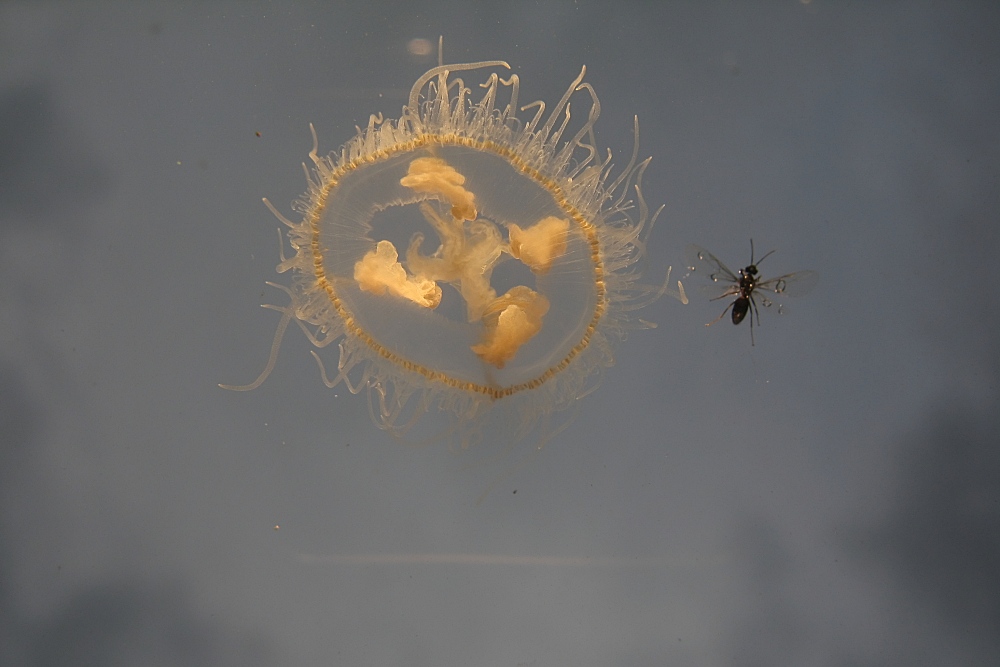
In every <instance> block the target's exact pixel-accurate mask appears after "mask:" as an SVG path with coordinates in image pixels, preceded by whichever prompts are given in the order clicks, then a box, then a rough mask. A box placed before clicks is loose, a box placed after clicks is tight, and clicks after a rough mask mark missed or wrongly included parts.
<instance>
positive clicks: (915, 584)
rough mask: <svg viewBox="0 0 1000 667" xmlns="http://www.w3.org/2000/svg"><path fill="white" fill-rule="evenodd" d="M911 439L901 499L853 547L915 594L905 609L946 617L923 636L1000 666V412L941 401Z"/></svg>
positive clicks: (970, 661) (924, 627)
mask: <svg viewBox="0 0 1000 667" xmlns="http://www.w3.org/2000/svg"><path fill="white" fill-rule="evenodd" d="M908 444H909V446H905V447H903V448H902V452H903V455H904V456H905V457H906V458H905V460H904V461H903V463H902V465H901V471H902V474H901V482H900V487H899V493H898V501H897V503H896V505H895V508H894V509H893V510H892V511H891V513H890V514H889V515H888V517H887V518H886V519H885V520H884V521H883V522H881V523H880V524H879V525H876V526H874V527H871V528H867V529H864V530H861V531H858V532H857V533H855V535H854V538H855V539H853V540H852V543H853V544H852V547H851V549H852V551H853V552H854V553H855V555H856V556H860V558H861V559H863V560H864V561H865V562H866V563H867V565H868V566H869V567H870V568H876V569H878V570H884V571H885V572H886V575H887V576H888V578H889V580H890V581H892V582H894V583H895V584H896V585H897V586H898V587H899V588H900V589H901V591H902V597H903V599H904V600H910V601H912V606H911V605H907V606H905V607H904V609H903V610H902V616H903V617H904V618H907V617H908V618H910V619H921V620H922V619H923V618H924V617H923V616H921V613H922V611H923V610H928V609H929V610H930V613H931V615H932V618H937V619H938V620H939V621H940V623H941V625H940V626H939V627H935V626H934V625H928V624H926V623H921V627H920V628H919V630H917V629H914V632H913V634H914V635H915V636H916V638H917V641H918V642H927V641H934V640H935V638H939V639H946V638H950V640H951V641H953V642H955V643H956V644H957V645H958V646H960V647H961V648H960V651H961V652H962V655H963V658H964V662H963V664H965V665H1000V415H997V414H991V415H985V414H976V413H974V412H972V411H970V410H968V409H966V408H962V407H956V408H951V409H946V410H942V411H941V412H940V413H939V414H937V415H936V416H935V417H934V418H933V419H932V420H931V422H930V423H929V424H928V427H927V431H926V432H925V433H924V434H923V435H920V436H917V437H915V438H913V439H912V442H911V443H908ZM911 622H912V621H911ZM911 664H912V663H911ZM928 664H930V663H928Z"/></svg>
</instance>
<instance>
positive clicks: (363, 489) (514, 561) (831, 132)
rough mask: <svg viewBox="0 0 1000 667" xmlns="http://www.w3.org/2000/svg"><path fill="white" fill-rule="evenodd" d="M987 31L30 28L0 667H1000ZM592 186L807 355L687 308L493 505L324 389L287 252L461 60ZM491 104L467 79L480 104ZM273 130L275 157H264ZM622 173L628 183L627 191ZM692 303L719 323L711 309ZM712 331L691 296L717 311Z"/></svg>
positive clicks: (74, 12) (82, 24)
mask: <svg viewBox="0 0 1000 667" xmlns="http://www.w3.org/2000/svg"><path fill="white" fill-rule="evenodd" d="M998 25H1000V12H998V10H997V8H996V6H995V5H994V4H992V3H985V2H984V3H965V4H962V3H931V2H896V3H849V2H830V1H828V0H813V1H812V2H799V1H792V0H787V1H783V2H766V3H759V2H713V3H708V2H704V3H700V2H698V3H696V2H687V3H653V2H644V3H627V2H622V3H610V2H608V3H598V2H573V3H569V2H567V3H552V2H517V3H505V2H497V3H488V4H487V3H482V4H481V3H471V2H435V3H422V2H408V3H404V2H400V3H381V2H369V3H298V4H293V3H243V2H239V3H237V2H233V3H215V2H206V3H183V4H182V3H172V2H164V3H150V2H129V3H106V4H105V3H96V2H93V3H44V2H39V3H35V2H31V3H27V2H26V3H16V2H14V3H11V2H6V3H2V4H0V664H4V665H30V666H32V667H52V666H56V665H102V666H103V665H135V664H157V665H178V666H181V665H183V666H192V665H241V666H242V665H259V666H262V667H263V666H270V665H302V666H310V665H489V666H493V665H496V666H510V667H518V666H524V667H528V666H531V667H535V666H538V667H540V666H542V665H594V666H604V665H623V666H639V665H682V666H683V665H691V666H694V665H788V666H796V667H802V666H806V665H907V666H912V665H942V664H953V665H957V664H961V665H995V664H998V662H1000V450H998V435H997V434H998V433H1000V410H998V405H997V397H998V387H997V379H998V369H1000V367H998V363H997V362H998V354H997V352H998V346H997V344H996V340H997V336H998V334H997V331H998V328H997V325H998V323H1000V317H998V310H997V308H996V303H997V299H996V283H997V278H996V270H995V265H996V262H997V255H998V229H1000V226H998V213H1000V207H998V204H1000V201H998V199H1000V196H998V193H1000V189H998V180H997V179H998V164H1000V162H998V160H1000V141H998V130H997V128H998V122H997V119H998V118H1000V85H998V84H1000V76H998V75H1000V52H998V44H1000V40H998V34H997V33H998V30H997V26H998ZM439 35H443V36H444V48H445V59H446V61H448V62H467V61H472V60H484V59H504V60H507V61H508V62H510V63H511V65H512V67H513V70H514V71H515V72H516V73H517V74H518V75H519V76H520V78H521V81H522V100H523V101H525V102H528V101H531V100H534V99H545V100H548V101H549V102H550V103H551V102H554V101H555V100H557V99H558V97H559V96H560V95H561V94H562V92H563V91H564V90H565V88H566V86H567V85H568V84H569V82H570V81H572V79H573V78H574V77H575V76H576V74H577V73H578V71H579V68H580V66H581V65H586V66H587V68H588V69H587V80H588V81H589V82H591V83H592V84H593V86H594V88H595V89H596V91H597V94H598V95H599V97H600V99H601V102H602V117H601V120H600V121H599V123H598V127H597V138H598V141H599V143H600V145H601V146H606V147H610V148H612V150H613V151H615V154H616V155H621V156H623V161H624V159H625V158H627V154H628V152H629V151H630V150H631V142H632V117H633V115H635V114H638V116H639V119H640V126H641V146H640V151H641V154H642V155H651V156H652V157H653V161H652V163H651V165H650V167H649V169H648V171H647V172H646V175H645V180H644V186H645V193H646V196H647V198H648V199H649V200H650V202H651V203H652V204H654V205H658V204H660V203H662V204H665V205H666V208H665V210H664V212H663V214H662V216H661V218H660V222H659V224H658V226H657V228H656V229H655V230H654V232H653V234H652V236H651V238H650V242H649V256H650V267H651V268H650V271H651V272H654V271H655V273H656V275H661V273H660V272H661V271H665V269H666V266H668V265H674V266H675V267H679V266H680V265H681V264H683V261H684V249H685V247H686V246H687V245H688V244H690V243H697V244H700V245H702V246H704V247H706V248H709V249H710V250H712V251H713V252H714V253H716V254H717V255H718V256H719V257H720V258H722V259H723V260H724V261H727V262H728V263H729V264H730V266H734V267H736V266H740V265H742V264H743V263H745V261H746V260H747V259H748V256H749V247H748V246H749V243H748V240H749V238H751V237H753V239H754V241H755V243H756V244H757V248H758V250H759V251H766V250H769V249H772V248H774V249H777V252H776V253H775V254H774V255H773V256H771V257H770V258H768V260H767V264H766V265H765V266H764V267H762V270H763V269H764V268H766V269H767V271H766V272H765V273H767V272H774V271H791V270H796V269H805V268H808V269H814V270H816V271H818V272H819V273H820V274H821V282H820V284H819V286H818V287H817V289H816V290H815V291H814V292H813V293H812V294H811V295H810V296H808V297H807V298H803V299H799V300H797V301H796V302H795V303H793V304H792V305H793V306H794V309H793V310H792V311H791V312H790V313H788V314H787V315H783V316H781V317H776V316H774V314H773V313H765V314H764V315H763V316H762V318H761V326H760V327H759V328H757V329H756V330H755V335H756V346H753V347H752V346H751V345H750V337H749V331H748V330H747V326H746V324H744V325H742V326H741V327H738V328H737V327H733V326H731V325H729V324H728V323H720V324H719V325H716V326H713V327H711V328H706V327H705V326H703V325H704V323H705V322H707V321H709V320H711V319H713V318H714V317H715V316H716V315H717V314H718V312H719V310H720V308H719V304H709V303H707V302H705V301H703V300H701V299H699V298H693V299H692V303H691V304H689V305H687V306H682V305H681V304H680V303H678V302H677V301H675V300H673V299H669V298H665V299H662V300H660V301H659V302H658V303H656V304H654V305H653V306H652V307H650V308H649V309H648V310H647V311H645V312H644V313H643V317H644V318H645V319H648V320H651V321H654V322H656V323H658V324H659V327H658V328H657V329H654V330H648V331H639V332H634V333H633V334H632V335H631V336H630V337H629V339H628V340H627V341H625V343H624V344H623V345H622V346H620V347H619V348H618V350H617V354H616V365H615V366H614V368H612V369H610V370H609V371H608V373H607V375H606V377H605V379H604V382H603V385H602V386H601V387H600V389H598V390H597V391H596V392H595V393H593V394H592V395H590V396H589V397H587V398H586V399H585V400H584V402H583V404H582V406H581V409H580V410H579V411H578V413H577V414H576V417H575V419H574V420H573V421H572V422H571V423H570V425H569V426H568V427H567V428H566V429H565V430H564V431H563V432H561V433H560V434H559V435H558V436H557V437H556V438H554V439H553V440H552V441H551V442H549V443H548V444H547V445H546V446H545V447H544V448H543V449H542V451H541V452H539V453H538V455H537V456H535V457H534V458H533V459H532V460H531V461H530V462H529V463H528V464H526V465H524V466H522V467H520V468H518V469H517V470H515V471H514V472H513V473H512V474H510V475H509V476H506V477H504V478H503V479H501V480H500V481H499V482H497V483H496V485H495V486H494V487H493V489H492V491H491V493H490V494H489V496H488V497H487V498H486V500H484V501H483V502H481V503H479V504H477V503H476V499H477V498H478V497H479V495H480V494H481V492H482V491H483V488H484V485H488V484H490V483H491V477H490V476H489V475H487V474H483V473H482V472H481V471H480V470H478V469H476V468H475V467H473V468H470V467H469V466H467V465H465V463H464V459H463V456H461V455H458V456H456V455H455V454H453V453H450V452H449V451H448V449H447V447H444V446H430V447H424V448H412V447H406V446H403V445H400V444H399V443H397V442H394V441H393V440H392V439H391V438H389V437H388V436H386V435H385V434H383V433H382V432H381V431H379V430H377V429H376V428H375V427H374V426H373V425H372V424H371V422H370V419H369V415H368V407H367V403H366V401H365V399H364V398H363V396H353V395H351V394H350V393H349V392H347V391H344V390H342V389H341V390H333V391H331V390H327V389H326V388H324V387H323V386H322V384H321V382H320V380H319V377H318V373H317V370H316V367H315V364H314V362H313V360H312V359H311V358H310V357H309V355H308V349H309V345H308V343H307V342H306V341H305V340H304V339H303V337H302V336H301V335H299V333H298V332H297V331H296V330H292V331H290V332H289V336H288V337H287V341H286V345H285V348H284V349H283V352H282V355H281V357H280V358H279V362H278V366H277V369H276V370H275V372H274V373H273V375H272V376H271V377H270V378H269V379H268V381H267V383H265V384H264V386H263V387H261V388H260V389H258V390H256V391H254V392H250V393H232V392H226V391H223V390H221V389H219V388H218V387H217V383H219V382H233V383H238V382H246V381H249V380H250V379H252V378H253V377H254V376H255V375H256V374H257V373H258V372H259V370H260V368H261V367H262V364H263V362H264V360H265V357H266V353H267V348H268V345H269V344H270V340H271V335H272V333H273V331H274V326H275V324H276V322H277V319H278V315H277V314H276V313H273V312H271V311H266V310H261V309H260V308H259V307H258V304H259V303H261V302H266V301H273V300H276V299H278V298H279V297H280V295H276V294H275V293H274V290H271V289H270V288H267V287H265V285H264V281H265V280H271V279H273V278H274V277H275V274H274V265H275V264H276V262H277V252H278V246H277V235H276V233H275V228H276V227H277V222H276V221H275V220H274V219H273V217H272V216H271V214H270V213H269V212H268V211H267V210H266V209H265V208H264V207H263V206H262V205H261V197H263V196H266V197H268V198H269V199H270V200H271V201H272V202H274V203H275V204H276V205H277V206H278V207H279V208H280V209H282V210H283V211H286V212H289V210H290V207H289V204H290V202H291V201H292V200H293V199H295V198H296V197H298V196H299V195H300V194H301V193H302V191H303V190H304V185H305V184H304V180H303V177H302V171H301V167H300V163H301V162H302V161H303V160H304V159H305V158H306V153H307V151H308V150H309V148H310V145H311V138H310V135H309V129H308V124H309V123H310V122H312V123H314V124H315V125H316V128H317V131H318V133H319V136H320V144H321V147H322V149H323V150H333V149H335V148H337V147H338V146H339V145H340V144H341V143H343V142H344V141H346V140H347V139H349V138H350V137H351V136H352V135H353V133H354V131H355V130H354V128H355V125H364V124H365V123H366V122H367V119H368V116H369V114H372V113H379V112H381V113H384V114H385V115H386V116H387V117H394V116H396V115H398V112H399V109H400V107H401V106H402V105H403V104H404V103H405V96H406V94H407V92H408V91H409V88H410V86H411V84H412V83H413V81H414V80H416V78H417V77H418V76H419V75H420V74H422V73H423V72H424V71H425V70H426V69H428V68H429V67H431V66H432V65H433V64H434V62H435V60H436V54H433V53H432V54H431V55H427V56H421V55H414V54H412V53H410V51H409V50H408V45H409V44H411V40H414V39H423V40H429V41H430V42H431V43H432V44H436V41H437V38H438V36H439ZM469 80H470V81H471V80H472V78H470V79H469ZM258 133H259V136H258ZM623 161H622V163H623ZM689 287H691V288H693V287H694V284H693V283H691V284H689ZM691 292H692V296H693V297H697V293H696V292H694V290H693V289H692V290H691Z"/></svg>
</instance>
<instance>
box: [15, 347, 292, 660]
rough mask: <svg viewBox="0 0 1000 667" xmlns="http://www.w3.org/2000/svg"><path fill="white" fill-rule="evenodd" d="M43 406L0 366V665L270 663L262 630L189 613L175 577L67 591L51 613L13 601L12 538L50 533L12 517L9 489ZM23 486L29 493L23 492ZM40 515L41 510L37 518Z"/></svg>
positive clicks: (23, 464)
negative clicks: (32, 613) (26, 531)
mask: <svg viewBox="0 0 1000 667" xmlns="http://www.w3.org/2000/svg"><path fill="white" fill-rule="evenodd" d="M44 414H45V410H44V408H43V405H42V403H41V402H40V401H39V400H38V398H37V397H34V396H32V392H31V391H30V389H29V387H28V384H27V383H26V382H24V380H23V376H22V374H21V373H20V372H19V371H18V370H16V369H15V368H14V367H13V366H11V365H10V364H9V363H8V364H3V365H0V665H4V666H7V665H12V666H13V665H25V666H27V667H64V666H68V665H73V666H75V667H86V666H93V667H116V666H121V667H126V666H132V665H170V666H176V667H201V666H202V665H204V666H206V667H207V666H209V665H213V666H214V665H223V666H228V665H232V666H233V667H236V666H240V667H243V666H249V667H264V666H267V665H272V664H275V663H274V660H273V659H272V654H271V651H270V647H269V644H268V642H267V641H266V640H265V639H264V638H263V637H262V636H260V635H257V634H256V633H251V632H247V631H240V632H237V631H235V630H232V629H230V628H228V627H226V626H225V625H224V624H223V623H221V622H214V621H211V620H209V619H206V618H203V617H202V616H201V615H199V614H198V613H196V611H195V610H194V609H193V608H192V606H191V604H190V603H189V602H188V600H187V598H186V596H185V595H184V594H183V593H182V592H181V591H182V586H180V585H175V584H169V585H164V584H158V585H149V584H147V583H143V582H122V581H114V580H111V581H108V582H105V583H103V584H100V585H97V586H93V587H89V588H86V589H84V590H82V591H80V592H78V593H77V594H76V595H74V596H72V597H71V598H70V599H69V601H68V602H67V604H66V605H64V606H63V607H62V608H61V609H58V610H56V611H55V612H54V613H53V614H52V615H51V616H49V617H43V618H30V617H29V615H28V613H27V611H26V610H25V609H22V608H21V607H20V606H19V604H18V601H17V600H15V599H14V597H13V595H12V590H13V589H14V588H15V587H14V586H13V577H15V576H16V573H17V563H16V562H15V556H14V553H13V551H12V550H11V548H10V546H9V545H13V544H16V543H17V541H18V540H24V539H33V540H49V541H51V540H58V539H59V536H58V535H54V536H53V535H47V534H46V528H45V526H44V523H39V522H35V523H34V524H33V528H34V530H33V531H32V534H30V535H19V534H17V533H16V532H15V531H14V530H13V529H12V528H11V526H12V525H16V524H18V523H23V522H14V521H11V517H9V515H8V512H9V507H10V506H9V505H8V503H7V502H4V501H6V500H8V498H7V494H8V493H10V492H11V490H12V489H13V490H15V491H17V492H20V493H24V492H25V490H26V489H31V488H32V486H31V485H30V484H25V483H23V482H20V483H18V482H19V480H18V479H17V478H18V476H22V475H28V476H30V475H31V474H32V473H33V472H34V471H35V469H34V467H33V461H32V454H33V452H35V451H38V450H39V449H40V448H41V446H42V443H41V442H40V440H41V438H43V437H44V421H43V420H44ZM29 493H30V491H29ZM46 502H47V499H46V498H44V497H37V498H29V499H27V502H26V500H25V499H24V498H20V499H19V502H18V503H17V506H19V507H24V506H25V505H37V506H44V505H45V503H46ZM41 515H42V514H40V516H41Z"/></svg>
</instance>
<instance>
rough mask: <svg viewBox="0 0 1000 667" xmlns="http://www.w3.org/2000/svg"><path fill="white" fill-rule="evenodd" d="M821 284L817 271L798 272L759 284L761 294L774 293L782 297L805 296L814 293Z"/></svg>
mask: <svg viewBox="0 0 1000 667" xmlns="http://www.w3.org/2000/svg"><path fill="white" fill-rule="evenodd" d="M818 282H819V274H818V273H816V272H815V271H796V272H795V273H786V274H785V275H783V276H778V277H777V278H768V279H767V280H763V281H761V282H759V283H757V289H758V290H760V291H761V292H772V293H774V294H777V295H779V297H775V298H780V296H805V295H806V294H809V292H811V291H813V288H814V287H816V283H818Z"/></svg>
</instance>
